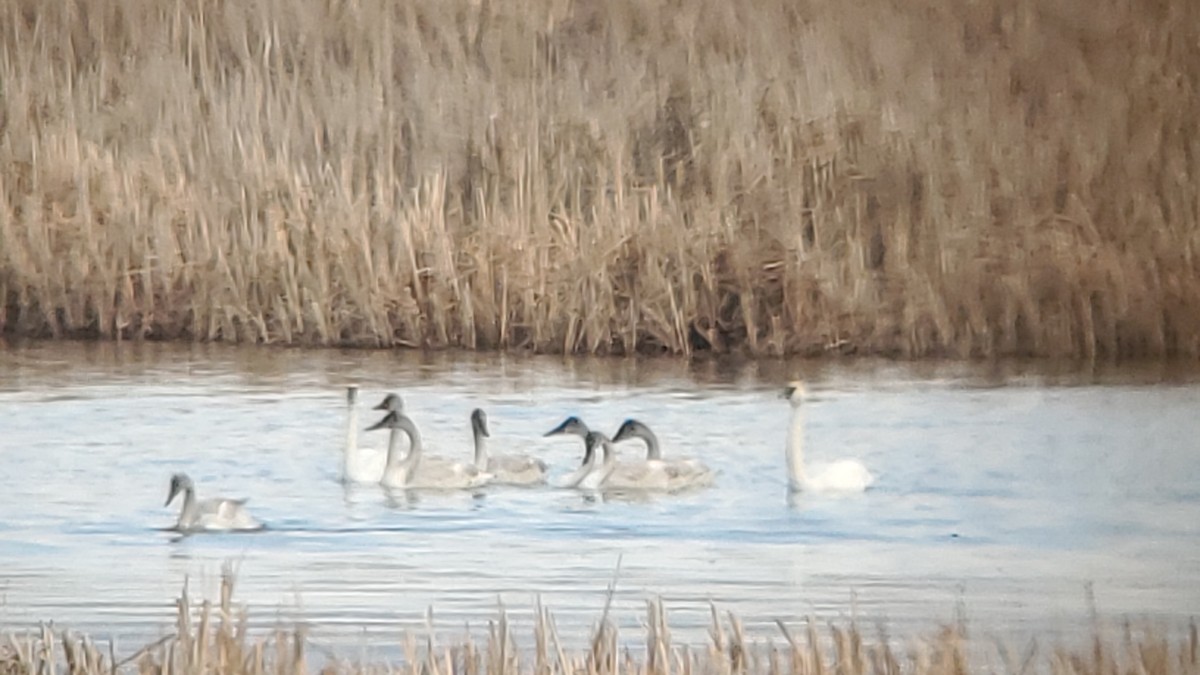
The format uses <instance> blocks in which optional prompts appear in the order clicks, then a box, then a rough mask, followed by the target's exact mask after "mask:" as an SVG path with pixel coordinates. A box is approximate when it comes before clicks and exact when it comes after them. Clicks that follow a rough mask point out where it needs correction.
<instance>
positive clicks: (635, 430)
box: [612, 419, 713, 489]
mask: <svg viewBox="0 0 1200 675" xmlns="http://www.w3.org/2000/svg"><path fill="white" fill-rule="evenodd" d="M631 439H640V440H641V441H642V442H643V443H645V444H646V463H647V464H648V465H661V466H662V467H663V469H664V470H666V471H667V472H668V473H669V474H670V481H669V482H670V483H671V484H672V488H671V489H679V488H683V487H700V486H703V485H709V484H711V483H712V480H713V471H712V469H710V468H708V467H707V466H705V465H704V464H703V463H702V462H700V461H699V460H695V459H691V458H686V457H680V458H673V459H663V456H662V450H660V449H659V444H658V437H657V436H655V435H654V432H653V431H651V430H650V427H648V426H646V425H645V424H643V423H642V422H639V421H638V420H635V419H627V420H625V422H624V423H623V424H621V428H620V429H617V433H616V435H615V436H613V439H612V442H613V443H620V442H621V441H626V440H631Z"/></svg>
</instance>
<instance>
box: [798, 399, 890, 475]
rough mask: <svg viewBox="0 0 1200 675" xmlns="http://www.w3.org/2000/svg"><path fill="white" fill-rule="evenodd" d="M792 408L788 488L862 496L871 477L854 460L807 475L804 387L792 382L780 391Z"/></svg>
mask: <svg viewBox="0 0 1200 675" xmlns="http://www.w3.org/2000/svg"><path fill="white" fill-rule="evenodd" d="M782 397H783V398H786V399H787V400H788V403H790V404H791V406H792V422H791V427H790V429H789V431H788V439H787V469H788V487H789V488H791V489H792V490H795V491H800V492H862V491H863V490H866V489H867V488H868V487H870V486H871V484H872V483H874V482H875V476H873V475H871V472H870V471H868V470H867V467H866V466H864V465H863V463H862V462H860V461H858V460H857V459H840V460H838V461H836V462H833V463H831V464H826V465H823V466H821V467H819V468H815V469H814V470H813V471H811V472H810V471H809V470H808V469H806V468H805V466H804V397H805V391H804V383H803V382H799V381H796V382H792V383H791V384H789V385H788V386H787V388H785V389H784V390H783V394H782Z"/></svg>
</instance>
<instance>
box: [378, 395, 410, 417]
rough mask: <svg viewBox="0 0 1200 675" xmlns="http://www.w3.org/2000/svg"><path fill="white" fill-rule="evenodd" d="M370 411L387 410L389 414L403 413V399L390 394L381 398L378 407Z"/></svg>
mask: <svg viewBox="0 0 1200 675" xmlns="http://www.w3.org/2000/svg"><path fill="white" fill-rule="evenodd" d="M372 410H387V411H389V412H404V399H402V398H400V394H396V393H392V394H388V395H387V396H384V397H383V400H382V401H380V402H379V405H377V406H375V407H374V408H372Z"/></svg>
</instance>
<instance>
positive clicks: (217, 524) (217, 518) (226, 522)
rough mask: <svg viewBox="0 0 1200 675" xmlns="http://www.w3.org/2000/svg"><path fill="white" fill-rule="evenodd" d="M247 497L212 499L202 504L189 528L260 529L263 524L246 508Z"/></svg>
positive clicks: (222, 529) (221, 529)
mask: <svg viewBox="0 0 1200 675" xmlns="http://www.w3.org/2000/svg"><path fill="white" fill-rule="evenodd" d="M245 504H246V500H245V499H211V500H208V501H205V502H203V503H202V504H201V505H200V512H199V514H197V516H196V520H195V522H193V523H191V524H190V525H189V527H188V529H193V530H207V531H218V532H219V531H228V530H259V529H262V527H263V525H262V523H261V522H259V521H258V520H257V519H256V518H254V516H251V515H250V513H249V512H248V511H247V510H246V506H245Z"/></svg>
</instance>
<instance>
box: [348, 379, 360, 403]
mask: <svg viewBox="0 0 1200 675" xmlns="http://www.w3.org/2000/svg"><path fill="white" fill-rule="evenodd" d="M346 403H349V404H350V405H354V404H355V403H358V385H357V384H352V385H350V386H349V387H346Z"/></svg>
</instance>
